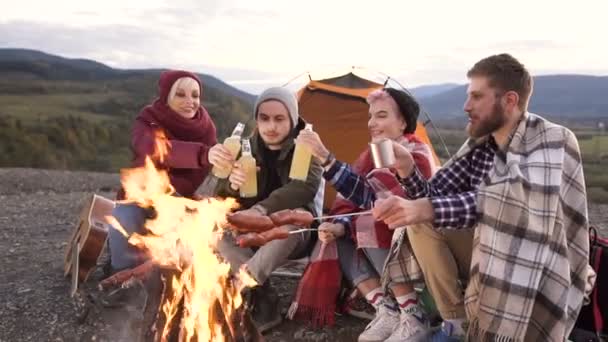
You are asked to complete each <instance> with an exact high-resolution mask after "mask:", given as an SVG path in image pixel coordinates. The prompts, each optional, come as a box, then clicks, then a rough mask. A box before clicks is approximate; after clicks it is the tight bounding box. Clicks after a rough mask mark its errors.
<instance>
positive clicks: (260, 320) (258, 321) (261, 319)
mask: <svg viewBox="0 0 608 342" xmlns="http://www.w3.org/2000/svg"><path fill="white" fill-rule="evenodd" d="M250 292H251V293H250V294H248V295H247V297H249V298H248V300H249V304H248V309H249V310H250V312H251V317H252V318H253V322H254V324H255V326H256V328H257V329H258V331H259V332H260V334H262V333H264V332H267V331H269V330H270V329H272V328H275V327H276V326H278V325H279V324H281V322H282V321H283V317H282V316H281V313H280V311H279V296H278V295H277V293H276V291H275V290H274V289H273V288H272V286H270V283H269V281H266V283H264V285H262V286H256V287H254V288H253V289H251V291H250ZM247 297H245V298H247Z"/></svg>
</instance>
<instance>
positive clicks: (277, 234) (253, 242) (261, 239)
mask: <svg viewBox="0 0 608 342" xmlns="http://www.w3.org/2000/svg"><path fill="white" fill-rule="evenodd" d="M288 237H289V230H288V229H287V228H286V227H275V228H272V229H270V230H267V231H265V232H262V233H247V234H243V235H239V236H238V237H237V238H236V242H237V243H238V244H239V246H240V247H260V246H263V245H265V244H267V243H268V242H270V241H272V240H279V239H281V240H282V239H287V238H288Z"/></svg>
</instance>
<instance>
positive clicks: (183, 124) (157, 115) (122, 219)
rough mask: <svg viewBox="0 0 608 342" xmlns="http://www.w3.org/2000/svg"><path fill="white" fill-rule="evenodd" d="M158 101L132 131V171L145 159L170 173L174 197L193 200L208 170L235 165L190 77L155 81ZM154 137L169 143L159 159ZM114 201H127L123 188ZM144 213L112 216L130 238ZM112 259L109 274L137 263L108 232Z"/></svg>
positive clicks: (135, 210)
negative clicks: (159, 135) (111, 271)
mask: <svg viewBox="0 0 608 342" xmlns="http://www.w3.org/2000/svg"><path fill="white" fill-rule="evenodd" d="M158 92H159V96H158V98H157V99H156V100H155V101H154V102H153V103H152V104H150V105H147V106H146V107H144V108H143V109H142V111H141V112H140V113H139V115H138V116H137V118H136V119H135V123H134V124H133V130H132V132H131V149H132V151H133V163H132V167H141V166H143V165H144V163H145V159H146V157H150V158H151V159H152V161H153V162H154V164H155V166H156V167H157V168H159V169H164V170H166V171H167V172H168V174H169V179H170V182H171V185H172V186H173V187H174V188H175V192H176V193H177V194H178V195H180V196H184V197H190V198H192V197H193V195H194V193H195V191H196V190H197V188H198V187H199V186H200V185H201V183H202V182H203V180H204V179H205V177H206V176H207V174H208V173H209V170H210V168H211V166H213V165H218V166H220V167H224V168H225V167H226V166H228V165H230V163H232V162H233V161H234V158H233V157H232V156H231V154H230V152H229V151H228V150H227V149H226V148H225V147H224V146H223V145H222V144H218V143H217V134H216V129H215V125H214V123H213V121H212V120H211V117H210V116H209V113H207V110H206V109H205V107H203V106H202V105H201V97H202V93H203V87H202V83H201V81H200V79H199V78H198V77H197V76H196V75H195V74H193V73H191V72H188V71H181V70H170V71H165V72H163V73H162V74H161V75H160V79H159V81H158ZM158 133H162V136H164V137H165V139H167V140H168V144H166V145H167V147H168V150H167V154H166V155H165V156H163V157H162V158H161V157H160V151H158V148H157V144H156V139H157V136H158ZM117 198H118V199H125V193H124V191H123V190H122V189H121V190H120V191H119V193H118V195H117ZM145 214H146V213H145V211H144V210H143V209H142V208H140V207H138V206H137V205H135V204H120V205H118V206H117V207H116V209H114V212H113V215H114V217H115V218H116V219H117V220H118V222H119V223H120V224H121V225H122V227H123V228H124V229H125V230H126V231H127V232H129V233H132V232H137V231H140V230H141V228H142V227H143V224H144V221H145ZM109 236H110V239H109V245H110V257H111V265H112V269H113V270H119V269H124V268H129V267H133V266H135V265H136V264H137V263H139V262H140V261H141V260H139V259H141V257H140V254H139V253H138V252H137V250H136V249H135V248H134V247H132V246H129V244H128V242H127V240H126V238H125V237H124V236H123V235H122V234H121V233H119V232H118V231H116V230H115V229H110V233H109Z"/></svg>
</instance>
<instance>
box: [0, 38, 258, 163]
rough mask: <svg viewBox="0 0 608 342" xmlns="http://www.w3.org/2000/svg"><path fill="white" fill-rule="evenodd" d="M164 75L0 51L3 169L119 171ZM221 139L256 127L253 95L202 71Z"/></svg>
mask: <svg viewBox="0 0 608 342" xmlns="http://www.w3.org/2000/svg"><path fill="white" fill-rule="evenodd" d="M160 72H161V70H160V69H159V70H125V69H114V68H111V67H109V66H107V65H104V64H101V63H98V62H96V61H92V60H86V59H69V58H63V57H59V56H54V55H50V54H46V53H43V52H40V51H34V50H24V49H0V137H2V138H1V139H0V167H2V166H23V167H44V168H61V169H87V170H95V171H116V170H117V169H118V168H120V167H125V166H127V165H128V160H129V157H130V152H129V149H128V146H129V130H130V126H131V123H132V121H133V118H134V117H135V115H137V113H138V112H139V110H140V109H141V108H142V107H143V106H144V105H146V104H148V103H150V102H151V101H152V100H153V99H154V98H155V97H156V95H157V82H158V76H159V74H160ZM199 76H200V78H201V80H202V82H203V87H204V90H203V105H204V106H205V107H206V108H207V109H208V111H209V113H210V115H211V116H212V118H213V119H214V121H215V123H216V126H217V129H218V136H219V137H220V138H223V137H225V136H227V135H228V134H229V132H230V131H231V130H232V128H233V127H234V125H235V124H236V123H237V122H239V121H241V122H249V123H250V124H251V117H252V115H251V107H252V106H253V101H254V96H253V95H251V94H248V93H245V92H243V91H241V90H238V89H236V88H234V87H231V86H229V85H227V84H226V83H224V82H222V81H221V80H219V79H217V78H215V77H213V76H210V75H205V74H199Z"/></svg>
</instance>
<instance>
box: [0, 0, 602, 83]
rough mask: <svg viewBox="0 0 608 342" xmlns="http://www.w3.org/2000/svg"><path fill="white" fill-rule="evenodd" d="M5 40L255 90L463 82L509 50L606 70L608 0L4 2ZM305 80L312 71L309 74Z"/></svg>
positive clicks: (525, 57)
mask: <svg viewBox="0 0 608 342" xmlns="http://www.w3.org/2000/svg"><path fill="white" fill-rule="evenodd" d="M0 8H1V9H2V10H1V11H0V47H18V48H30V49H37V50H42V51H44V52H48V53H52V54H58V55H61V56H64V57H75V58H89V59H94V60H97V61H99V62H102V63H105V64H108V65H110V66H112V67H117V68H150V67H153V68H184V69H189V70H193V71H197V72H203V73H208V74H212V75H214V76H217V77H219V78H221V79H222V80H224V81H226V82H228V83H230V84H232V85H234V86H236V87H238V88H241V89H244V90H247V91H250V92H252V93H257V92H259V90H260V89H263V88H264V87H266V86H270V85H280V84H283V83H285V82H287V81H289V80H290V79H291V78H293V77H296V76H298V75H300V74H302V73H304V72H307V71H309V72H310V73H311V76H312V77H313V78H322V77H326V76H331V75H335V74H339V73H344V72H346V71H349V70H350V69H351V68H352V67H353V66H356V67H357V68H358V70H360V71H361V72H362V73H364V76H370V77H373V76H379V75H381V73H384V74H389V75H391V77H394V78H397V79H398V80H399V81H400V82H401V83H403V84H404V85H405V86H409V87H414V86H419V85H423V84H435V83H444V82H458V83H464V82H465V81H466V79H465V77H464V75H465V73H466V70H467V69H468V68H469V67H470V66H471V65H472V64H474V63H475V62H476V61H477V60H479V59H481V58H483V57H485V56H487V55H490V54H494V53H500V52H509V53H511V54H513V55H514V56H515V57H517V58H519V59H520V60H521V61H522V62H523V63H524V64H526V65H527V66H528V67H529V68H530V69H531V71H532V72H533V73H534V74H547V73H586V74H594V75H608V44H607V43H606V41H607V40H608V38H607V33H608V24H606V23H605V20H606V19H605V16H606V13H608V1H606V0H597V1H591V0H578V1H555V0H554V1H538V0H536V1H535V0H525V1H524V0H508V1H489V0H479V1H477V0H470V1H469V0H460V1H453V0H446V1H437V0H436V1H434V0H418V1H406V0H397V1H382V0H375V1H360V2H359V1H356V0H350V1H331V0H322V1H317V0H308V1H289V0H282V1H280V0H222V1H219V0H200V1H199V0H192V1H188V0H187V1H179V0H176V1H164V0H146V1H129V0H103V1H82V0H77V1H72V0H55V1H31V0H16V1H15V0H11V1H7V0H0ZM299 80H300V81H302V82H303V81H304V78H300V79H299Z"/></svg>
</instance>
